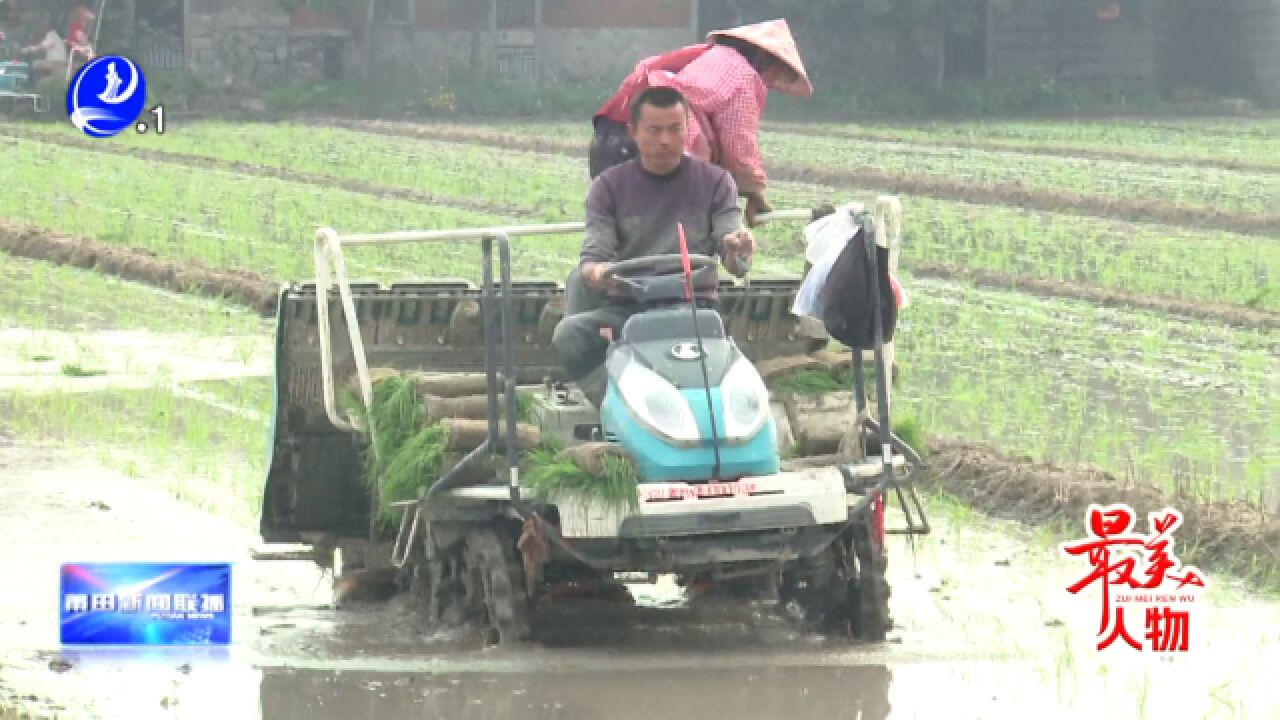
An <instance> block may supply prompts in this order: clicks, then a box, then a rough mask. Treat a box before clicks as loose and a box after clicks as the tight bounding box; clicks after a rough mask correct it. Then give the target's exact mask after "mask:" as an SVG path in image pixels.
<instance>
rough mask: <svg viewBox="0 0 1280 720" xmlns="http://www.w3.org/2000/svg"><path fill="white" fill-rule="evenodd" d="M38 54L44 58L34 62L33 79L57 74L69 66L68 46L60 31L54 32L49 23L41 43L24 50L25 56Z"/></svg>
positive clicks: (45, 27)
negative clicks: (42, 75) (43, 75)
mask: <svg viewBox="0 0 1280 720" xmlns="http://www.w3.org/2000/svg"><path fill="white" fill-rule="evenodd" d="M36 53H43V54H44V56H43V57H41V58H38V59H36V60H34V61H32V63H31V69H32V70H33V72H32V79H35V76H36V75H37V74H50V75H52V74H55V73H57V72H59V71H60V70H62V69H63V68H64V67H65V66H66V64H67V45H66V43H65V42H64V41H63V40H62V37H61V36H60V35H58V31H56V30H54V29H53V26H52V25H49V24H48V23H46V24H45V25H44V30H43V33H42V39H41V40H40V42H38V43H36V44H35V45H29V46H27V47H24V48H22V54H23V55H35V54H36Z"/></svg>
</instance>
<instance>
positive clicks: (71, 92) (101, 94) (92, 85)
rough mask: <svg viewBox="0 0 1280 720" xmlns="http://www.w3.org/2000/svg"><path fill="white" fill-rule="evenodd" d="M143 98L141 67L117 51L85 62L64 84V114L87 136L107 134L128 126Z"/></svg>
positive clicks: (145, 81)
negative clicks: (116, 53) (67, 83)
mask: <svg viewBox="0 0 1280 720" xmlns="http://www.w3.org/2000/svg"><path fill="white" fill-rule="evenodd" d="M146 101H147V80H146V78H144V77H143V76H142V71H141V70H139V69H138V66H137V65H135V64H134V63H133V61H132V60H129V59H128V58H124V57H121V56H119V55H103V56H102V57H100V58H96V59H94V60H92V61H90V62H88V63H86V64H85V66H84V67H82V68H80V70H79V72H77V73H76V76H75V78H74V79H72V81H71V85H70V86H68V87H67V115H69V116H70V117H71V124H72V125H75V126H76V128H78V129H79V130H80V131H81V132H83V133H84V134H85V135H88V136H89V137H96V138H104V137H111V136H113V135H116V134H117V133H119V132H120V131H122V130H124V129H125V128H128V127H132V126H133V121H134V120H136V119H137V118H138V115H139V114H141V113H142V108H143V105H145V104H146Z"/></svg>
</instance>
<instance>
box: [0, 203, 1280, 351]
mask: <svg viewBox="0 0 1280 720" xmlns="http://www.w3.org/2000/svg"><path fill="white" fill-rule="evenodd" d="M330 180H332V178H330ZM384 189H386V188H384ZM388 190H390V189H388ZM513 210H514V209H513V208H505V209H503V210H502V211H501V212H502V213H503V214H508V213H510V212H512V211H513ZM493 211H494V212H499V209H496V208H494V209H493ZM0 250H4V251H6V252H9V253H11V254H13V255H17V256H20V257H26V258H32V259H36V260H46V261H49V262H56V263H62V264H69V265H74V266H77V267H82V268H88V269H95V270H98V271H99V272H104V273H107V274H110V275H115V276H117V277H121V278H124V279H126V280H132V281H134V282H140V283H147V284H150V285H154V286H157V287H161V288H167V289H170V290H176V291H180V292H200V293H201V294H204V295H207V296H211V297H219V298H228V299H231V300H234V301H236V302H239V303H241V304H244V305H247V306H249V307H251V308H253V309H254V310H255V311H256V312H259V313H260V314H262V315H263V316H266V317H272V316H274V315H275V310H276V298H277V294H278V292H279V288H280V283H279V282H277V281H273V280H271V279H269V278H267V277H266V276H264V275H262V274H260V273H254V272H251V271H247V270H238V269H237V270H227V269H223V268H215V267H211V266H207V265H203V264H201V263H199V262H195V261H192V260H182V261H176V260H167V259H164V258H160V257H157V256H156V255H155V254H153V253H150V252H148V251H146V250H140V249H136V248H129V247H124V246H119V245H107V244H104V243H100V242H97V241H94V240H91V239H89V238H82V237H74V236H69V235H63V234H60V233H56V232H52V231H48V230H42V229H39V228H35V227H31V226H29V225H24V224H21V223H15V222H12V221H6V220H0ZM910 271H911V273H912V274H914V275H918V276H920V277H931V278H939V279H944V280H962V281H967V282H972V283H974V284H976V285H979V286H983V287H992V288H999V289H1002V290H1016V291H1019V292H1026V293H1031V294H1034V295H1041V296H1046V297H1059V298H1066V299H1072V300H1083V301H1086V302H1091V303H1095V304H1098V305H1105V306H1109V307H1119V308H1125V307H1133V308H1141V309H1145V310H1154V311H1157V312H1164V313H1169V314H1173V315H1181V316H1184V317H1192V318H1201V319H1205V320H1211V321H1214V322H1222V323H1226V324H1228V325H1233V326H1236V327H1256V328H1266V329H1274V328H1277V327H1280V312H1276V311H1273V310H1265V309H1258V308H1249V307H1244V306H1241V305H1232V304H1229V303H1213V302H1206V301H1198V300H1197V301H1191V300H1180V299H1177V298H1170V297H1164V296H1159V295H1145V294H1138V293H1129V292H1123V291H1119V290H1108V289H1106V288H1100V287H1097V286H1094V285H1088V284H1083V283H1070V282H1063V281H1059V280H1052V279H1048V278H1038V277H1034V276H1029V275H1007V274H1004V273H998V272H992V271H989V270H978V269H972V268H960V267H956V266H954V265H947V264H944V263H931V262H928V261H917V262H913V263H912V264H911V267H910Z"/></svg>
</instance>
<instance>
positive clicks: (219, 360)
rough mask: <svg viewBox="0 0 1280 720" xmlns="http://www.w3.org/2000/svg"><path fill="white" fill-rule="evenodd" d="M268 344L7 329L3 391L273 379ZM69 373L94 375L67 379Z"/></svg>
mask: <svg viewBox="0 0 1280 720" xmlns="http://www.w3.org/2000/svg"><path fill="white" fill-rule="evenodd" d="M270 343H271V340H270V338H269V337H267V336H262V335H248V336H242V337H235V336H221V337H211V336H196V335H183V334H160V333H150V332H145V331H102V332H82V333H70V332H60V331H55V330H30V329H25V328H10V329H0V390H5V389H21V390H22V391H23V392H41V391H55V390H56V391H60V392H67V391H72V392H76V391H79V392H94V391H98V390H102V389H104V388H109V387H110V388H127V387H134V388H145V387H152V386H154V384H155V382H156V380H157V378H164V379H168V380H170V381H172V382H191V381H201V380H231V379H237V378H245V377H270V375H271V362H270V358H271V352H270V350H271V344H270ZM66 365H75V366H78V367H79V368H80V369H81V370H83V371H85V372H88V373H92V374H91V375H88V376H84V377H77V376H70V375H67V374H66V373H65V372H64V370H63V368H64V366H66Z"/></svg>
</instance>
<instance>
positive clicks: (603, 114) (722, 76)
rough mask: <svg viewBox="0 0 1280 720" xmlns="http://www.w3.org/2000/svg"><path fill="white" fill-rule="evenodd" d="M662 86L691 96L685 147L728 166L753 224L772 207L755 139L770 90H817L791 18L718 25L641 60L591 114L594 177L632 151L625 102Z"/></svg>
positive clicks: (799, 93) (795, 92)
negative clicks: (699, 40)
mask: <svg viewBox="0 0 1280 720" xmlns="http://www.w3.org/2000/svg"><path fill="white" fill-rule="evenodd" d="M660 86H665V87H672V88H674V89H676V90H678V91H679V92H680V93H681V95H683V96H684V97H685V98H686V99H687V101H688V103H689V109H690V119H689V129H688V134H687V136H686V139H685V152H687V153H689V154H690V155H693V156H695V157H697V158H700V159H702V160H706V161H708V162H712V163H714V164H716V165H719V166H720V167H722V168H724V169H725V170H727V171H729V173H730V175H732V176H733V179H734V181H735V182H736V183H737V187H738V192H739V193H740V194H741V195H742V196H743V197H745V198H746V199H747V206H746V219H747V224H748V225H754V224H755V218H756V215H758V214H760V213H765V212H769V211H770V210H771V209H772V208H771V207H770V206H769V203H768V202H767V201H766V200H765V185H766V183H767V180H768V178H767V176H766V174H765V171H764V167H763V163H762V162H761V158H760V148H759V145H758V143H757V142H756V133H757V132H758V131H759V128H760V118H761V116H762V115H763V114H764V109H765V99H766V97H765V96H766V93H767V91H768V90H769V89H773V90H777V91H778V92H783V93H787V94H790V95H796V96H798V97H808V96H810V95H812V94H813V86H812V84H810V82H809V77H808V74H807V73H806V72H805V69H804V63H803V62H801V60H800V53H799V50H798V49H797V48H796V43H795V39H794V38H793V37H792V36H791V30H790V28H789V27H788V26H787V21H786V20H783V19H777V20H770V21H767V22H762V23H756V24H754V25H745V26H742V27H738V28H732V29H729V30H717V31H715V32H712V33H709V34H708V35H707V42H706V43H703V44H701V45H691V46H688V47H684V48H680V49H678V50H674V51H672V52H669V53H666V54H663V55H657V56H653V57H649V58H645V59H644V60H641V61H640V62H639V63H638V64H637V65H636V67H635V69H634V70H633V71H632V73H631V74H630V75H628V76H627V78H626V79H625V80H624V81H623V82H622V85H621V86H620V87H619V89H618V91H617V92H616V93H614V95H613V96H612V97H610V98H609V99H608V100H607V101H606V102H605V104H604V105H602V106H601V107H600V109H599V110H597V111H596V114H595V116H594V117H593V120H592V122H593V125H594V126H595V134H594V136H593V138H592V142H591V150H590V153H589V155H590V160H589V169H590V172H591V177H592V179H594V178H595V177H596V176H598V175H599V174H600V173H601V172H603V171H604V169H605V168H607V167H610V166H612V165H615V164H618V163H621V162H625V161H627V160H629V159H631V158H632V157H634V156H635V152H636V149H635V145H634V143H632V142H630V140H629V138H628V137H627V132H626V122H627V110H628V104H629V103H630V100H631V98H633V97H635V96H636V95H638V94H639V93H640V92H641V91H643V90H644V89H645V88H649V87H660Z"/></svg>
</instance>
